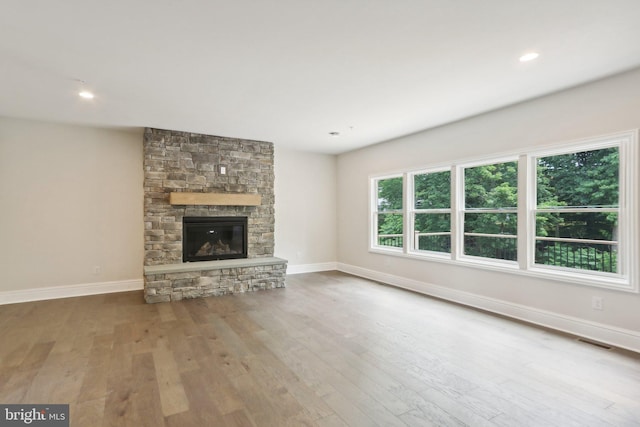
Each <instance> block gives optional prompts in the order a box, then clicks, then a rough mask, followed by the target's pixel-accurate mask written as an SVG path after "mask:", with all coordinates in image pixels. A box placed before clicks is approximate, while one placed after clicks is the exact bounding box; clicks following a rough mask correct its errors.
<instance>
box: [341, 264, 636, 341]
mask: <svg viewBox="0 0 640 427" xmlns="http://www.w3.org/2000/svg"><path fill="white" fill-rule="evenodd" d="M337 269H338V270H339V271H342V272H345V273H349V274H353V275H354V276H359V277H363V278H366V279H371V280H375V281H378V282H382V283H385V284H388V285H392V286H397V287H400V288H404V289H408V290H411V291H414V292H418V293H422V294H425V295H430V296H434V297H437V298H442V299H445V300H448V301H452V302H456V303H460V304H464V305H468V306H471V307H475V308H479V309H482V310H486V311H490V312H493V313H497V314H501V315H504V316H508V317H511V318H514V319H519V320H523V321H525V322H529V323H533V324H536V325H540V326H545V327H548V328H551V329H555V330H558V331H562V332H567V333H570V334H573V335H577V336H580V337H584V338H588V339H590V340H594V341H597V342H601V343H605V344H609V345H612V346H614V347H619V348H624V349H627V350H631V351H635V352H639V353H640V332H638V331H633V330H630V329H623V328H618V327H615V326H609V325H605V324H602V323H597V322H592V321H589V320H584V319H579V318H576V317H571V316H566V315H563V314H558V313H554V312H551V311H546V310H540V309H537V308H533V307H528V306H525V305H521V304H515V303H511V302H507V301H503V300H498V299H495V298H489V297H484V296H481V295H476V294H472V293H469V292H464V291H460V290H456V289H451V288H448V287H445V286H440V285H434V284H432V283H425V282H420V281H418V280H413V279H407V278H405V277H400V276H394V275H391V274H386V273H381V272H379V271H374V270H369V269H366V268H361V267H356V266H353V265H349V264H343V263H338V268H337Z"/></svg>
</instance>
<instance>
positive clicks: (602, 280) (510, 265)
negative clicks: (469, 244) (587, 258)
mask: <svg viewBox="0 0 640 427" xmlns="http://www.w3.org/2000/svg"><path fill="white" fill-rule="evenodd" d="M369 252H370V253H376V254H380V255H390V256H397V257H402V258H407V259H413V260H420V261H430V262H439V263H444V264H450V265H455V266H459V267H469V268H478V269H481V270H489V271H495V272H500V273H510V274H516V275H519V276H525V277H534V278H540V279H546V280H553V281H558V282H564V283H571V284H577V285H583V286H591V287H595V288H604V289H611V290H615V291H622V292H629V293H638V292H639V290H638V288H637V287H634V286H633V285H632V284H631V283H630V281H629V279H628V278H626V277H610V276H604V275H599V274H589V273H579V272H571V271H562V270H558V271H556V270H552V269H547V268H543V267H532V268H529V269H527V270H522V269H520V268H519V266H518V264H517V263H516V262H513V261H503V262H501V261H498V260H493V261H491V260H490V261H484V260H480V259H475V258H474V257H465V258H461V259H458V260H453V259H451V258H450V256H449V254H443V255H442V256H439V255H438V254H425V253H418V252H409V253H404V252H403V251H402V250H401V249H397V248H389V249H387V248H379V247H373V248H369Z"/></svg>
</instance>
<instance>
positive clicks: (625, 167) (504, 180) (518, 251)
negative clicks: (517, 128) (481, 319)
mask: <svg viewBox="0 0 640 427" xmlns="http://www.w3.org/2000/svg"><path fill="white" fill-rule="evenodd" d="M637 144H638V141H637V131H633V132H624V133H622V132H621V133H619V134H616V135H611V136H605V137H599V138H593V139H591V140H586V141H583V142H580V143H572V144H567V145H563V146H560V145H559V146H556V147H546V148H545V149H541V150H536V151H532V152H530V153H520V154H519V155H518V160H517V161H516V160H515V159H514V160H511V159H509V158H508V157H507V158H505V157H502V158H498V157H496V159H494V160H493V162H491V160H487V162H486V163H478V162H475V163H468V164H461V165H455V164H452V165H450V166H449V167H447V168H446V169H445V168H443V167H440V168H439V169H434V170H433V171H415V172H411V171H407V173H406V174H405V175H399V174H398V175H393V176H384V177H379V178H373V179H372V180H371V182H372V203H371V209H372V213H373V216H372V218H373V223H372V224H373V226H372V235H373V239H372V247H371V249H372V250H374V251H376V250H380V251H383V252H396V253H404V254H406V255H407V256H412V257H420V258H425V259H426V258H430V259H433V260H444V259H448V260H450V261H452V262H461V263H473V265H475V266H482V267H484V268H491V269H507V270H510V271H514V270H520V271H521V272H526V273H527V274H532V275H536V276H541V275H542V276H544V277H551V278H554V279H560V280H567V281H571V282H574V283H580V284H588V285H595V286H604V287H609V288H615V289H622V290H634V291H637V290H638V284H637V283H638V279H637V276H638V274H639V273H640V271H639V270H640V266H638V265H637V257H638V253H639V252H640V243H639V242H638V240H639V239H638V230H639V229H640V225H639V224H638V223H639V222H640V219H639V218H637V215H638V204H639V201H638V194H637V193H638V190H637V182H638V181H640V177H639V175H640V172H638V170H639V168H640V164H639V161H638V157H639V156H638V147H637ZM513 158H514V157H512V159H513ZM519 170H520V173H518V171H519ZM403 176H406V177H407V182H406V187H407V189H408V190H409V191H408V194H404V192H403V191H404V186H405V182H404V178H403ZM519 204H520V206H519ZM405 221H408V222H409V223H408V224H406V226H405Z"/></svg>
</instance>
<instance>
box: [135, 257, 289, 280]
mask: <svg viewBox="0 0 640 427" xmlns="http://www.w3.org/2000/svg"><path fill="white" fill-rule="evenodd" d="M286 263H287V260H285V259H282V258H276V257H264V258H241V259H226V260H220V261H200V262H183V263H180V264H165V265H148V266H145V267H144V275H145V276H148V275H153V274H166V273H187V272H190V271H203V270H220V269H224V268H243V267H258V266H262V265H277V264H286Z"/></svg>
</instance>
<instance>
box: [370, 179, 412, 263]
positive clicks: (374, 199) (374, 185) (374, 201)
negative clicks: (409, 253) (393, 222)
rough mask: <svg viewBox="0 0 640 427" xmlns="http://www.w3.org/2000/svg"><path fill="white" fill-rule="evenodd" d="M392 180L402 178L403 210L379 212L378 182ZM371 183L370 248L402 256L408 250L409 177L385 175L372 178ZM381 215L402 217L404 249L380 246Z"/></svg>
mask: <svg viewBox="0 0 640 427" xmlns="http://www.w3.org/2000/svg"><path fill="white" fill-rule="evenodd" d="M392 178H402V194H403V198H402V209H394V210H387V211H379V210H378V182H380V181H384V180H385V179H392ZM370 182H371V187H370V194H369V205H370V212H371V215H369V230H370V235H369V248H370V249H371V250H372V251H380V252H383V253H386V252H391V253H395V254H402V253H404V252H405V250H406V249H405V248H406V246H407V245H406V242H407V237H406V236H407V215H406V213H405V212H406V202H407V201H406V194H407V193H406V191H407V188H406V187H407V176H406V174H402V173H395V174H389V175H383V176H375V177H371V178H370ZM380 214H400V215H402V226H403V232H402V243H403V245H402V247H401V248H398V247H394V246H386V245H379V244H378V215H380Z"/></svg>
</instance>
